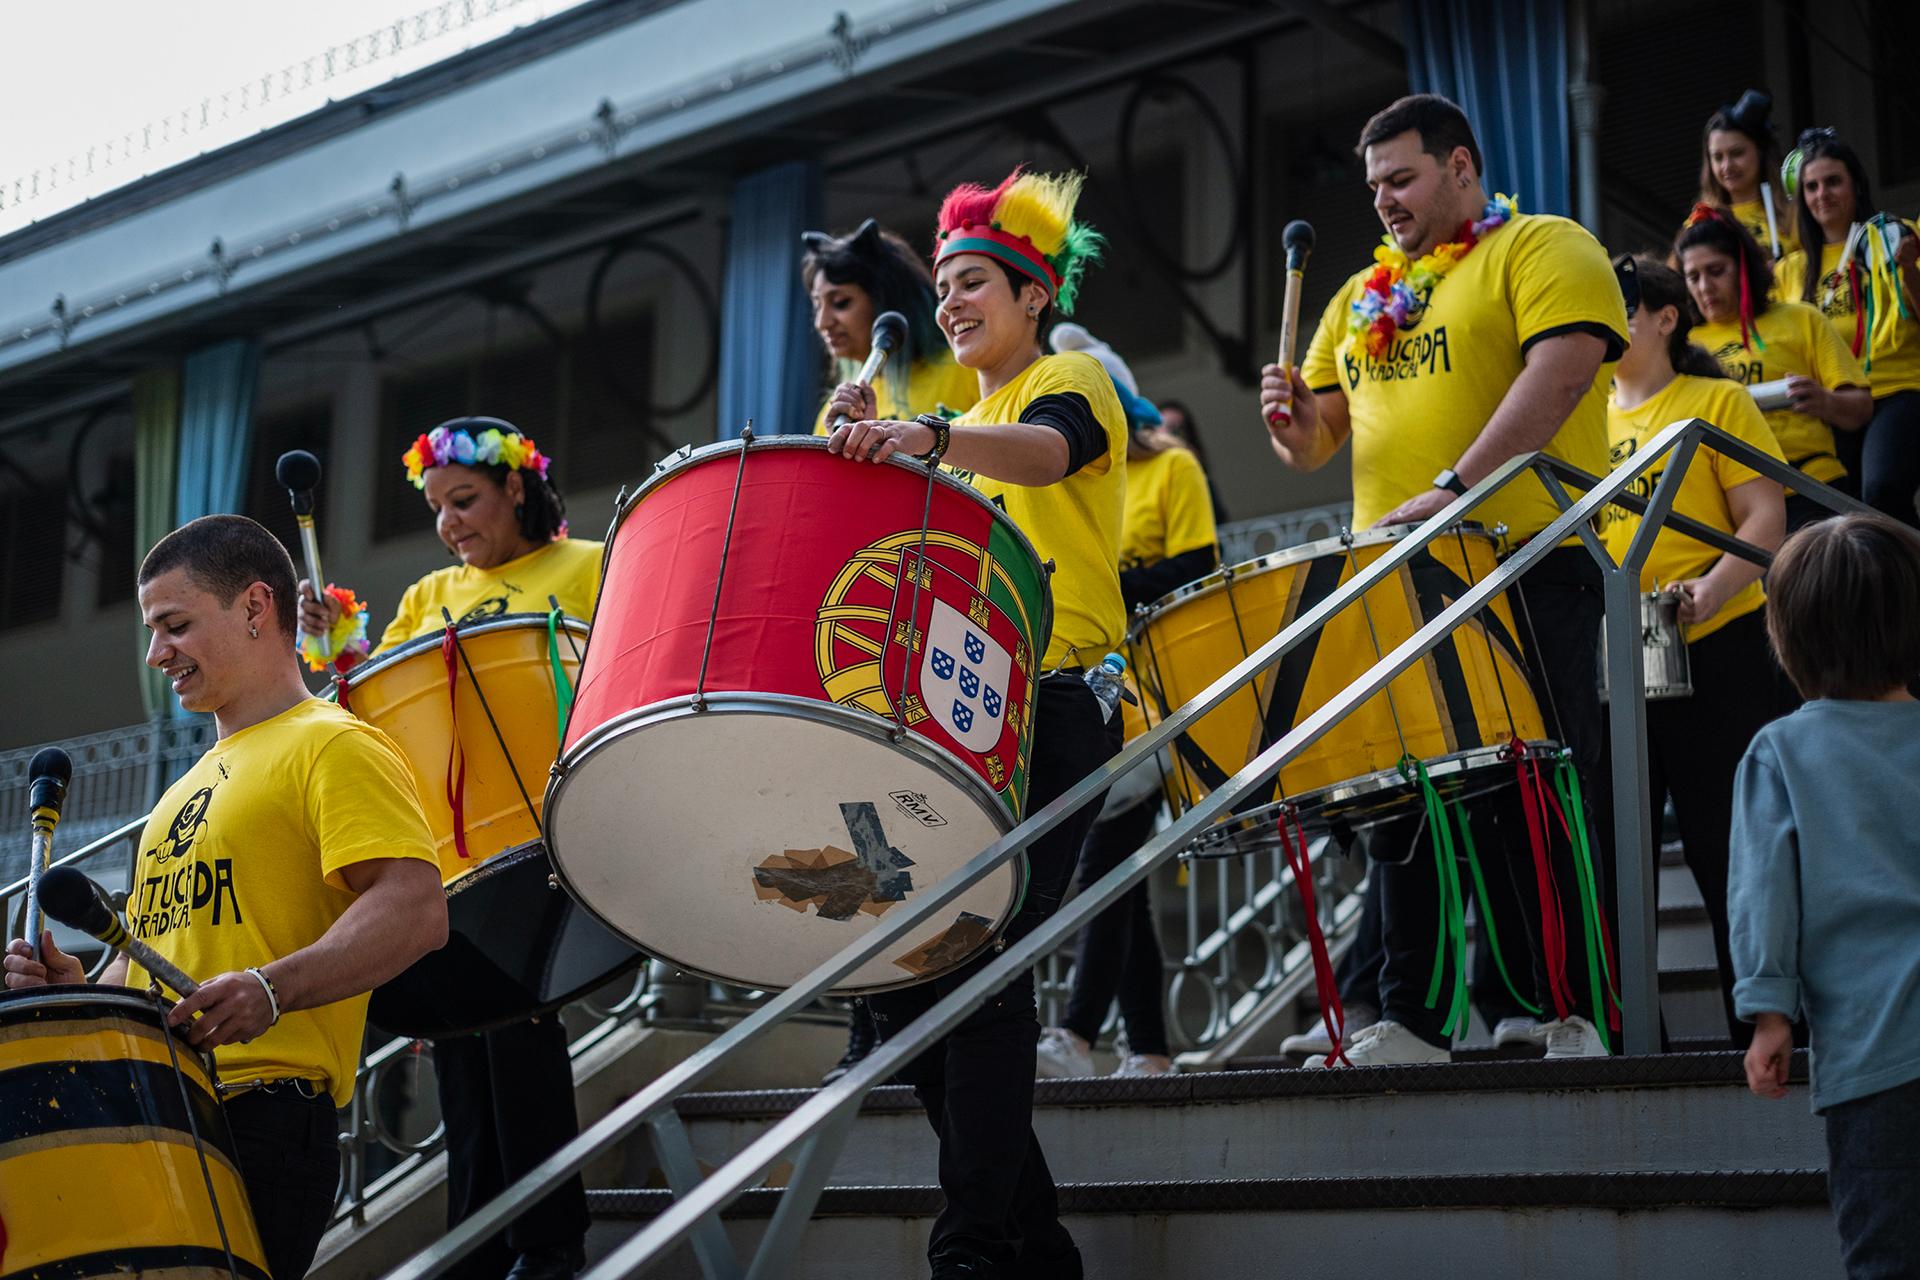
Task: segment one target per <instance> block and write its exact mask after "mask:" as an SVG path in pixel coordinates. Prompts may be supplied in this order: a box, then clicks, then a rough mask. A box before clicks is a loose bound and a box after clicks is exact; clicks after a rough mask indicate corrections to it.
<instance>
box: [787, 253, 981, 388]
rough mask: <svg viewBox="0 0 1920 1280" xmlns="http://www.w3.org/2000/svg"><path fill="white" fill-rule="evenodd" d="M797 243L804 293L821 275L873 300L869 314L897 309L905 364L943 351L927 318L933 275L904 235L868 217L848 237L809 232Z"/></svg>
mask: <svg viewBox="0 0 1920 1280" xmlns="http://www.w3.org/2000/svg"><path fill="white" fill-rule="evenodd" d="M801 240H802V242H803V243H804V244H805V245H806V246H807V252H806V256H805V257H803V258H801V259H800V279H801V282H802V283H803V284H804V285H805V286H806V288H807V290H808V291H809V292H811V291H812V289H813V285H814V282H815V281H816V280H817V279H819V278H820V277H821V276H825V277H826V278H827V279H828V280H829V281H831V282H832V283H834V284H850V285H858V286H859V287H860V288H861V289H863V290H865V291H866V294H867V296H868V297H869V298H871V299H872V300H873V313H874V315H876V316H877V315H879V314H880V313H881V312H883V311H898V312H899V313H900V314H901V315H903V316H905V317H906V318H907V347H906V351H905V352H904V353H903V354H905V355H906V357H907V359H908V360H909V361H914V360H924V359H926V358H927V357H928V356H933V355H939V354H941V353H943V352H945V350H946V339H944V338H943V337H942V336H941V334H940V325H939V324H938V322H936V321H935V320H934V314H933V313H934V308H935V306H936V305H937V303H936V299H935V297H934V293H933V272H932V271H931V270H930V269H929V268H928V266H927V264H926V262H925V261H924V260H923V259H922V258H921V257H920V255H919V254H918V253H915V252H914V250H913V246H912V245H910V244H908V243H907V241H906V239H905V238H904V237H902V236H899V235H895V234H894V233H893V232H891V231H887V230H884V229H883V228H882V227H881V226H880V224H879V223H877V222H875V221H874V220H873V219H872V218H868V219H867V220H866V221H865V222H863V223H861V224H860V228H859V230H857V231H855V232H853V234H851V235H845V236H830V235H827V234H825V233H824V232H820V231H809V232H807V233H805V234H804V235H803V236H801Z"/></svg>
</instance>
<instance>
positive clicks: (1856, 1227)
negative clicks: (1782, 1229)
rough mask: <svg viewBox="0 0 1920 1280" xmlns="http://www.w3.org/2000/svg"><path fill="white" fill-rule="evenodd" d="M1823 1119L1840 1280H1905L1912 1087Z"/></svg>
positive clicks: (1915, 1177) (1915, 1103) (1915, 1198)
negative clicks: (1842, 1268)
mask: <svg viewBox="0 0 1920 1280" xmlns="http://www.w3.org/2000/svg"><path fill="white" fill-rule="evenodd" d="M1781 1105H1789V1106H1797V1105H1799V1100H1798V1098H1795V1099H1794V1101H1793V1102H1791V1103H1783V1104H1781ZM1825 1114H1826V1121H1827V1197H1828V1199H1829V1200H1830V1201H1831V1202H1832V1204H1833V1221H1834V1225H1835V1226H1836V1227H1838V1228H1839V1229H1840V1248H1841V1255H1842V1257H1843V1258H1845V1260H1846V1264H1847V1275H1848V1276H1850V1277H1851V1278H1852V1280H1900V1278H1902V1277H1910V1276H1912V1275H1913V1273H1914V1267H1915V1264H1916V1259H1920V1080H1912V1081H1908V1082H1907V1083H1906V1084H1902V1085H1895V1086H1894V1087H1893V1088H1891V1089H1885V1090H1882V1091H1881V1092H1879V1093H1873V1094H1868V1095H1867V1096H1866V1097H1864V1098H1855V1099H1854V1100H1853V1101H1851V1102H1842V1103H1839V1104H1837V1105H1835V1106H1831V1107H1828V1108H1827V1110H1826V1113H1825Z"/></svg>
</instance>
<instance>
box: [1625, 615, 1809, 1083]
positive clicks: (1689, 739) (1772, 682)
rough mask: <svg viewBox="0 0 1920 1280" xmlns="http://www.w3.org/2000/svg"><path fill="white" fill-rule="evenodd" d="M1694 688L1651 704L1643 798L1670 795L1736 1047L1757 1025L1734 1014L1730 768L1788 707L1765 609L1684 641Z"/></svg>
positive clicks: (1656, 803)
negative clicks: (1729, 908) (1729, 879)
mask: <svg viewBox="0 0 1920 1280" xmlns="http://www.w3.org/2000/svg"><path fill="white" fill-rule="evenodd" d="M1687 664H1688V667H1689V669H1690V670H1691V672H1692V677H1693V696H1692V697H1690V698H1666V699H1661V700H1659V701H1655V702H1649V703H1648V704H1647V779H1648V783H1649V788H1648V797H1649V800H1650V802H1651V804H1652V806H1653V812H1654V813H1655V814H1656V815H1658V814H1659V812H1660V810H1661V807H1662V806H1663V805H1664V804H1665V803H1666V801H1667V800H1668V799H1669V798H1671V799H1672V800H1673V813H1674V817H1675V818H1677V819H1678V820H1679V823H1680V840H1681V843H1682V844H1683V845H1684V846H1685V848H1686V858H1687V867H1688V869H1689V870H1691V871H1692V872H1693V878H1694V880H1695V882H1696V883H1698V884H1699V886H1700V896H1701V897H1702V898H1704V899H1705V900H1706V904H1707V920H1708V923H1709V924H1710V925H1711V926H1712V929H1713V952H1714V957H1715V960H1716V962H1717V964H1718V966H1719V969H1720V994H1721V997H1722V1000H1723V1001H1724V1003H1725V1005H1726V1011H1727V1027H1728V1030H1729V1033H1730V1034H1731V1035H1732V1036H1733V1042H1734V1044H1735V1046H1736V1047H1739V1048H1745V1047H1746V1045H1747V1044H1748V1043H1749V1042H1750V1041H1751V1040H1752V1039H1753V1024H1752V1023H1750V1022H1745V1021H1742V1020H1741V1019H1739V1018H1737V1017H1735V1016H1734V1013H1733V976H1734V975H1733V956H1732V953H1731V951H1729V949H1728V943H1727V863H1728V856H1729V842H1730V840H1731V836H1732V830H1733V777H1734V773H1735V772H1736V771H1737V770H1738V769H1739V767H1740V758H1741V757H1742V756H1744V755H1746V753H1747V747H1748V745H1749V744H1750V743H1752V741H1753V735H1754V734H1756V733H1758V732H1760V727H1761V726H1762V725H1764V724H1766V723H1767V722H1768V721H1769V720H1772V719H1774V718H1775V717H1777V716H1780V715H1783V714H1785V713H1786V712H1787V711H1790V710H1792V707H1793V704H1792V703H1791V702H1790V701H1789V700H1788V698H1787V696H1786V694H1785V691H1784V689H1783V688H1782V685H1783V682H1782V680H1781V677H1780V670H1779V668H1778V667H1777V666H1776V665H1775V663H1774V661H1773V655H1772V654H1771V653H1769V652H1768V651H1767V624H1766V611H1765V610H1764V609H1761V610H1755V611H1754V612H1752V613H1749V614H1747V615H1745V616H1744V617H1740V618H1736V619H1734V620H1733V621H1732V622H1729V623H1728V624H1727V625H1726V626H1724V627H1721V628H1720V629H1719V630H1718V631H1715V632H1714V633H1713V634H1711V635H1709V636H1707V637H1706V638H1705V639H1703V640H1696V641H1694V642H1693V643H1692V644H1689V645H1688V646H1687Z"/></svg>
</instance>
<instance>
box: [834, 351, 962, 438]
mask: <svg viewBox="0 0 1920 1280" xmlns="http://www.w3.org/2000/svg"><path fill="white" fill-rule="evenodd" d="M902 392H904V393H905V394H904V395H903V394H902ZM979 399H980V375H979V374H977V373H975V372H974V371H973V370H971V369H968V368H964V367H963V366H961V365H959V364H957V363H955V362H954V360H953V359H952V358H951V357H940V358H938V359H933V360H916V361H914V363H913V367H912V368H910V369H908V370H907V378H906V382H905V384H904V385H902V386H896V385H894V379H892V378H889V377H888V376H887V373H886V370H882V371H881V373H880V376H879V377H877V378H875V379H874V380H873V402H874V404H875V405H876V406H877V407H878V412H879V414H880V416H881V417H883V418H891V419H893V420H894V421H895V422H912V421H913V420H914V419H915V418H917V417H919V416H920V415H921V414H923V413H937V414H940V415H941V416H942V417H948V418H951V417H952V416H954V415H955V414H957V413H965V412H966V411H967V410H968V409H971V408H973V406H974V404H975V403H976V402H977V401H978V400H979ZM813 434H815V435H817V436H825V435H832V434H833V432H832V431H831V430H829V429H828V427H827V406H826V405H825V404H822V405H821V406H820V413H819V415H818V416H817V417H815V418H814V420H813Z"/></svg>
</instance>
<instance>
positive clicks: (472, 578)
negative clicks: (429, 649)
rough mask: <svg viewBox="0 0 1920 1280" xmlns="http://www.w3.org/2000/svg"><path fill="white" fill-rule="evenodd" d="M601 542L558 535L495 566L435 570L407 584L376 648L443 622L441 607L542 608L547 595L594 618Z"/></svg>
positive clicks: (460, 611)
mask: <svg viewBox="0 0 1920 1280" xmlns="http://www.w3.org/2000/svg"><path fill="white" fill-rule="evenodd" d="M603 550H604V545H603V544H602V543H598V542H591V541H588V540H587V539H584V538H560V539H558V540H557V541H554V542H550V543H548V544H547V545H546V546H544V547H542V548H540V549H539V550H538V551H529V552H528V553H527V554H526V555H524V556H521V557H520V558H519V559H517V560H509V561H507V562H506V563H505V564H503V565H501V566H500V567H498V568H496V569H475V568H473V567H472V566H471V565H465V564H453V565H448V566H447V567H446V568H444V569H436V570H434V571H433V572H432V573H430V574H428V575H427V576H426V577H424V578H422V579H420V580H419V581H418V582H416V583H414V584H413V585H412V586H410V587H408V588H407V590H406V594H404V595H402V596H401V597H400V607H399V608H398V609H396V610H395V611H394V614H393V621H392V622H389V623H388V624H387V629H386V630H385V631H384V632H382V633H381V635H380V643H379V644H378V645H376V646H374V650H373V651H374V652H375V653H376V654H378V653H385V652H386V651H387V650H389V649H392V648H394V647H395V646H397V645H402V644H405V643H406V642H407V641H409V640H412V639H413V638H415V637H416V636H423V635H426V634H427V633H429V632H432V631H438V630H440V629H441V628H442V627H444V626H446V619H444V618H443V617H441V615H440V610H441V609H443V608H444V609H446V610H447V611H448V612H449V613H451V614H453V620H454V621H455V622H470V621H472V620H474V619H476V618H491V617H495V616H497V615H499V614H503V613H545V612H546V611H547V610H548V608H550V607H551V606H549V605H548V603H547V597H548V596H553V597H555V598H556V599H558V600H559V601H560V609H561V611H562V612H564V613H566V614H567V615H568V616H569V617H574V618H587V619H591V618H592V617H593V606H594V603H595V602H596V601H597V600H599V598H600V560H601V553H602V551H603Z"/></svg>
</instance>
